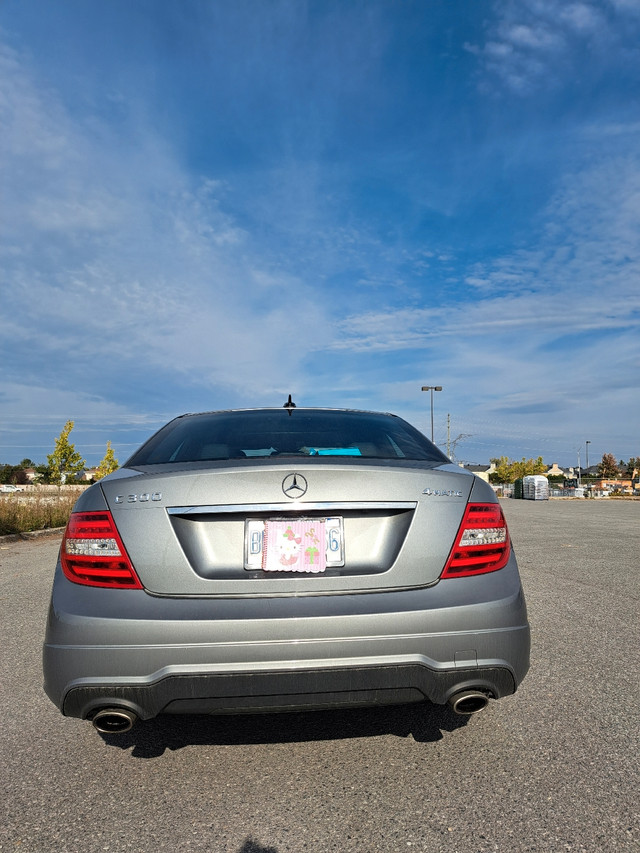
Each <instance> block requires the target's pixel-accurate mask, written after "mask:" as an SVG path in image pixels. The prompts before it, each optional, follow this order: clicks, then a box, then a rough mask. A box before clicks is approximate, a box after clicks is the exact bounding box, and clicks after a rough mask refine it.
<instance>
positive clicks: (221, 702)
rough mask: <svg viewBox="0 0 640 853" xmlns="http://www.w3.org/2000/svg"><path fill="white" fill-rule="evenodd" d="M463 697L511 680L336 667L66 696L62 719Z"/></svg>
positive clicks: (505, 686) (187, 678) (187, 679)
mask: <svg viewBox="0 0 640 853" xmlns="http://www.w3.org/2000/svg"><path fill="white" fill-rule="evenodd" d="M465 689H475V690H482V691H484V692H486V693H487V694H488V695H489V696H492V697H493V698H496V699H498V698H500V697H501V696H506V695H508V694H511V693H513V692H514V691H515V689H516V685H515V680H514V677H513V673H512V672H511V671H510V670H508V669H506V668H499V667H487V668H474V669H466V670H465V669H456V670H448V671H442V672H438V671H435V670H431V669H429V668H428V667H426V666H423V665H421V664H397V665H389V666H366V667H343V668H330V669H313V670H298V671H291V672H268V673H258V672H253V673H248V674H244V675H238V674H234V675H220V674H197V675H193V674H190V675H186V674H183V675H171V676H167V677H165V678H161V679H160V680H159V681H156V682H153V683H151V684H147V685H139V686H133V685H131V684H128V685H126V686H118V685H110V686H108V685H100V686H98V685H91V686H88V685H87V686H82V687H74V688H72V689H71V690H70V691H69V692H68V693H67V695H66V697H65V700H64V706H63V712H64V714H65V715H66V716H70V717H82V718H86V717H91V716H93V714H94V713H95V712H96V711H97V710H99V709H100V708H105V707H119V708H128V709H129V710H131V711H133V712H134V713H135V714H136V715H137V716H138V717H140V718H142V719H149V718H151V717H155V716H156V715H157V714H161V713H171V714H248V713H267V712H275V711H294V710H304V709H309V708H313V709H320V708H339V707H350V706H351V707H354V706H367V705H397V704H405V703H409V702H423V701H425V700H429V701H431V702H435V703H437V704H444V703H446V702H447V700H448V699H449V697H450V696H452V695H453V694H454V693H458V692H460V691H461V690H465Z"/></svg>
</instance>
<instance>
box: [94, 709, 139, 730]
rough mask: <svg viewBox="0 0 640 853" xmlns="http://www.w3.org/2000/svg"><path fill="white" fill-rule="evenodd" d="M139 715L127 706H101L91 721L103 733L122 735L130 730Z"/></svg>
mask: <svg viewBox="0 0 640 853" xmlns="http://www.w3.org/2000/svg"><path fill="white" fill-rule="evenodd" d="M137 719H138V717H137V716H136V715H135V714H134V713H133V711H129V710H127V709H126V708H101V709H100V711H98V712H97V713H96V714H95V715H94V716H93V719H92V720H91V722H92V723H93V727H94V728H95V729H97V731H99V732H102V733H103V734H108V735H109V734H111V735H121V734H124V732H128V731H129V729H130V728H131V727H132V726H133V724H134V723H135V721H136V720H137Z"/></svg>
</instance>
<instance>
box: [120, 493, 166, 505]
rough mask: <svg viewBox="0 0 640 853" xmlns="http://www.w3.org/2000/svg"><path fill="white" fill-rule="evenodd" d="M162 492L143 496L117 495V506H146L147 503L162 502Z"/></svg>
mask: <svg viewBox="0 0 640 853" xmlns="http://www.w3.org/2000/svg"><path fill="white" fill-rule="evenodd" d="M161 500H162V492H144V493H143V494H141V495H116V503H117V504H124V503H127V504H135V503H141V504H144V503H146V502H147V501H161Z"/></svg>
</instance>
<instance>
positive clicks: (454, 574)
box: [441, 504, 511, 578]
mask: <svg viewBox="0 0 640 853" xmlns="http://www.w3.org/2000/svg"><path fill="white" fill-rule="evenodd" d="M510 552H511V543H510V540H509V531H508V530H507V522H506V521H505V518H504V514H503V512H502V507H501V506H500V504H467V508H466V510H465V513H464V518H463V519H462V524H461V525H460V529H459V530H458V535H457V536H456V541H455V544H454V546H453V548H452V549H451V553H450V554H449V559H448V560H447V565H446V566H445V568H444V571H443V572H442V575H441V577H442V578H461V577H467V576H468V575H481V574H485V573H486V572H495V571H497V570H498V569H502V568H504V567H505V566H506V565H507V563H508V562H509V554H510Z"/></svg>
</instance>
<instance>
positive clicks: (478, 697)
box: [449, 690, 489, 716]
mask: <svg viewBox="0 0 640 853" xmlns="http://www.w3.org/2000/svg"><path fill="white" fill-rule="evenodd" d="M488 704H489V697H488V696H487V694H486V693H483V692H482V691H481V690H461V691H460V692H459V693H454V694H453V696H451V697H450V698H449V705H450V706H451V708H452V709H453V711H454V713H456V714H462V715H464V716H469V715H470V714H477V713H478V711H482V709H483V708H486V707H487V705H488Z"/></svg>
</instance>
